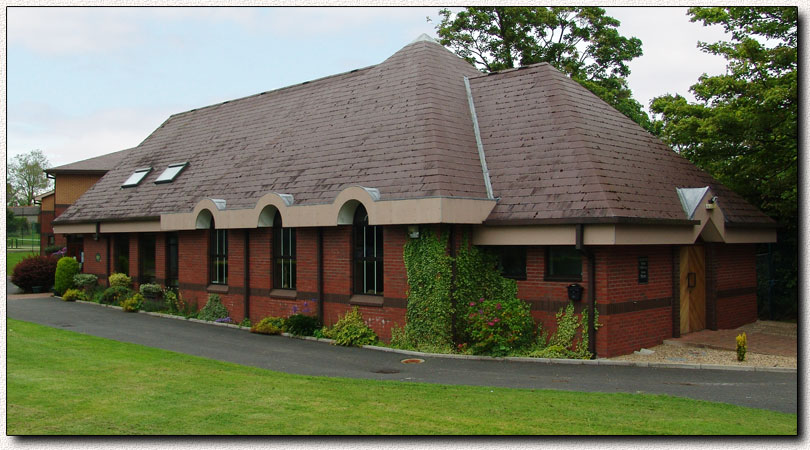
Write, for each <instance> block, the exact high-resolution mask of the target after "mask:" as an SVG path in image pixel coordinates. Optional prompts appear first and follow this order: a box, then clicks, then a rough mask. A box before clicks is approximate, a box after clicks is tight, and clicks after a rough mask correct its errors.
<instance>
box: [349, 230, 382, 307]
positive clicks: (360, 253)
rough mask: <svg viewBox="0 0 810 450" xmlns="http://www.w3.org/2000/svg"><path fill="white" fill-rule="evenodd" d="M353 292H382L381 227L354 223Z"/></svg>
mask: <svg viewBox="0 0 810 450" xmlns="http://www.w3.org/2000/svg"><path fill="white" fill-rule="evenodd" d="M354 293H355V294H369V295H382V294H383V227H381V226H376V225H375V226H370V225H368V224H362V225H355V236H354Z"/></svg>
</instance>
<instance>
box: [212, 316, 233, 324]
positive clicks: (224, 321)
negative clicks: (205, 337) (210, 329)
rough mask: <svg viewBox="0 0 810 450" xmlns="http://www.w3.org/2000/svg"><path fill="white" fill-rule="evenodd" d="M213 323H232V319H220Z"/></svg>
mask: <svg viewBox="0 0 810 450" xmlns="http://www.w3.org/2000/svg"><path fill="white" fill-rule="evenodd" d="M214 322H215V323H233V319H231V318H230V317H223V318H221V319H217V320H215V321H214Z"/></svg>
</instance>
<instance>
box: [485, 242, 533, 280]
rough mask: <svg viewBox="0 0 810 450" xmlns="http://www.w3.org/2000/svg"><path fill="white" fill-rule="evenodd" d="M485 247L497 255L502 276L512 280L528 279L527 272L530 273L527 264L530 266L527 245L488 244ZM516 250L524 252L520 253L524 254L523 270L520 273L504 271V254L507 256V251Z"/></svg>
mask: <svg viewBox="0 0 810 450" xmlns="http://www.w3.org/2000/svg"><path fill="white" fill-rule="evenodd" d="M483 248H484V250H486V251H488V252H490V253H492V254H493V255H495V257H496V258H497V263H498V267H497V269H498V272H499V273H500V274H501V276H502V277H504V278H509V279H511V280H516V281H526V279H527V274H528V269H527V266H528V251H527V249H526V246H524V245H487V246H484V247H483ZM514 250H519V251H520V252H521V253H522V255H520V256H522V259H523V261H522V262H523V270H522V272H521V273H519V274H513V273H509V274H507V273H504V264H503V258H504V256H506V253H507V252H509V251H514Z"/></svg>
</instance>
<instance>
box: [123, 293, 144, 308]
mask: <svg viewBox="0 0 810 450" xmlns="http://www.w3.org/2000/svg"><path fill="white" fill-rule="evenodd" d="M142 305H143V295H141V294H134V295H133V296H132V297H130V298H128V299H126V300H124V301H123V302H121V309H123V310H124V311H126V312H136V311H138V310H139V309H141V306H142Z"/></svg>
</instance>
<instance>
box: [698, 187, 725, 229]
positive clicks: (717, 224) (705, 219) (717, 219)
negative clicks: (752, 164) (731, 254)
mask: <svg viewBox="0 0 810 450" xmlns="http://www.w3.org/2000/svg"><path fill="white" fill-rule="evenodd" d="M714 195H715V194H714V192H712V190H711V188H709V189H707V190H706V193H705V194H703V198H701V199H700V203H699V204H698V206H697V208H696V209H695V213H694V214H693V215H692V219H693V220H699V221H700V225H697V226H695V227H694V229H693V230H692V236H693V238H694V239H693V240H692V242H695V241H697V238H698V236H700V237H702V238H703V240H704V241H705V242H724V239H725V235H726V216H725V214H723V209H722V208H721V207H720V203H722V201H723V200H722V199H719V200H718V202H717V203H715V204H714V208H713V209H706V205H708V204H709V199H711V198H712V197H714Z"/></svg>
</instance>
